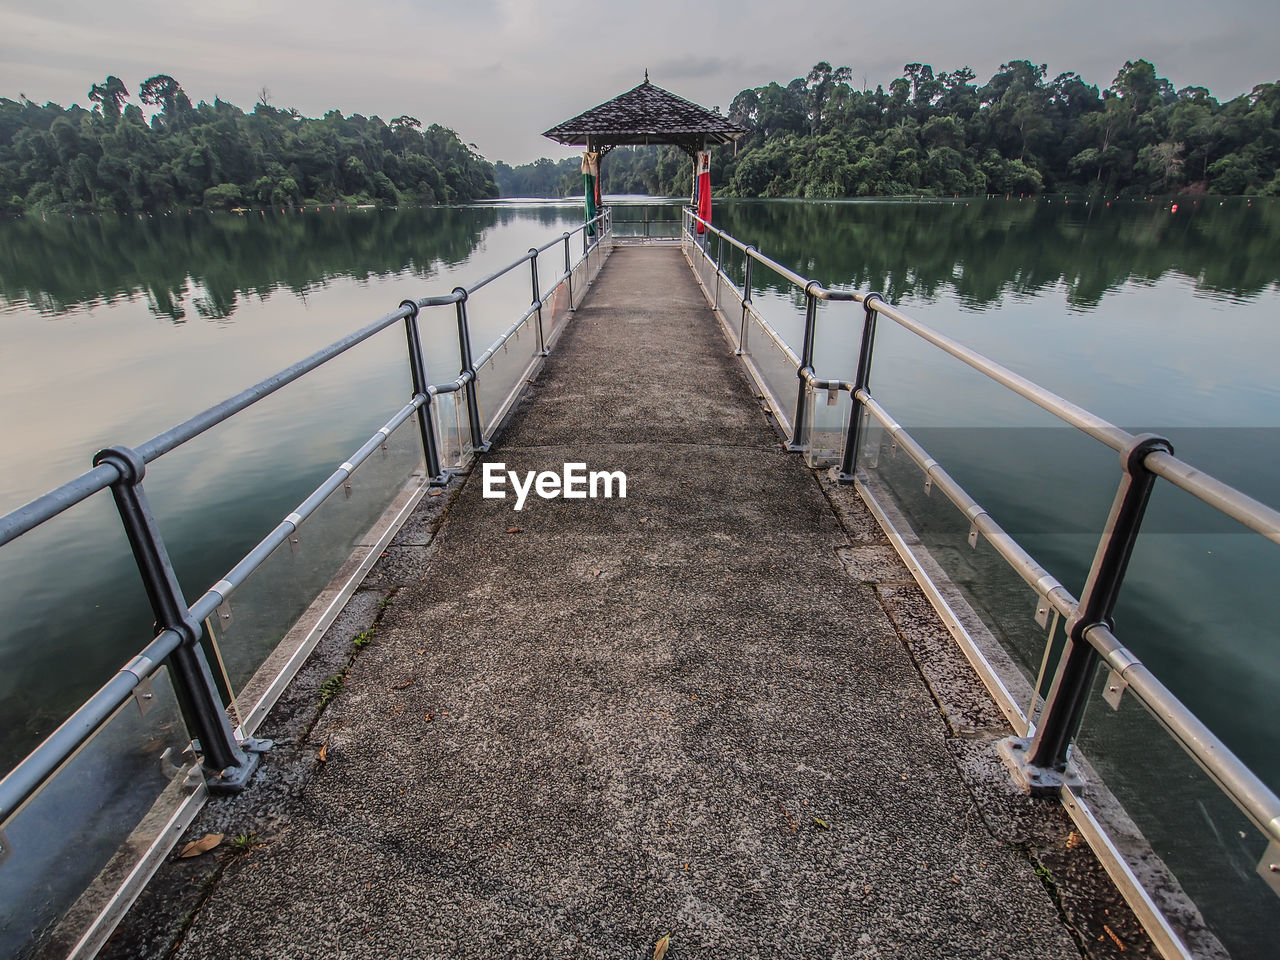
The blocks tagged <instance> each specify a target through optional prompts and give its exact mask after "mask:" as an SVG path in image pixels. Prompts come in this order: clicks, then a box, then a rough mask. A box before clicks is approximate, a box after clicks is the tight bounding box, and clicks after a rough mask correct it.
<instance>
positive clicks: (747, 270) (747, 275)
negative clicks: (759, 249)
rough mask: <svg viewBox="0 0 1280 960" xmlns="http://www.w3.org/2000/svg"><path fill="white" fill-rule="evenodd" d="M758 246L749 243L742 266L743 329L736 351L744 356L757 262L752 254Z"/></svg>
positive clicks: (739, 335)
mask: <svg viewBox="0 0 1280 960" xmlns="http://www.w3.org/2000/svg"><path fill="white" fill-rule="evenodd" d="M755 250H756V248H755V247H754V246H752V245H751V244H747V246H746V248H745V249H744V250H743V251H742V253H743V260H744V264H743V268H742V329H741V330H740V331H739V332H738V349H737V350H736V351H735V353H736V354H737V355H738V356H742V355H743V354H744V353H746V352H747V314H748V313H749V312H750V311H751V265H752V264H753V263H754V262H755V261H754V260H752V259H751V254H752V253H754V252H755Z"/></svg>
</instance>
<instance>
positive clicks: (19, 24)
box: [0, 0, 1280, 163]
mask: <svg viewBox="0 0 1280 960" xmlns="http://www.w3.org/2000/svg"><path fill="white" fill-rule="evenodd" d="M18 2H19V0H0V96H8V97H16V96H17V94H18V92H19V91H22V92H25V93H26V94H27V95H28V96H30V97H31V98H32V99H35V100H38V101H41V102H43V101H45V100H53V101H56V102H59V103H62V104H64V105H67V104H70V103H72V102H78V103H81V104H82V105H83V104H84V103H85V102H86V91H87V90H88V89H89V86H90V84H92V83H94V82H97V81H100V80H101V79H102V78H103V77H105V76H106V75H107V74H108V73H114V74H116V75H117V76H119V77H121V78H122V79H123V80H124V81H125V84H126V85H127V86H128V87H129V89H130V90H134V88H135V87H136V86H137V84H138V83H139V82H140V81H141V80H143V79H144V78H146V77H148V76H151V75H153V74H155V73H161V72H163V73H169V74H171V75H173V76H174V77H176V78H177V79H178V81H179V82H181V83H182V84H183V86H184V88H185V89H186V90H187V92H188V94H189V95H190V96H191V97H192V98H193V99H196V100H200V99H207V100H212V99H213V98H214V96H219V97H222V98H223V99H225V100H230V101H232V102H233V103H236V104H239V105H240V106H242V107H246V108H248V107H251V106H252V104H253V102H254V100H255V99H256V97H257V94H258V90H259V89H260V88H261V87H262V86H264V85H265V86H267V87H269V88H270V89H271V91H272V94H273V102H274V103H276V104H277V105H280V106H293V107H296V108H297V109H299V110H301V111H302V112H303V113H306V114H310V115H318V114H322V113H323V112H324V111H326V110H328V109H331V108H338V109H341V110H342V111H343V112H345V113H353V112H359V113H363V114H365V115H372V114H375V113H376V114H378V115H380V116H383V117H390V116H396V115H398V114H401V113H409V114H412V115H414V116H417V117H420V118H421V119H422V120H423V121H425V122H437V123H441V124H444V125H445V126H449V127H452V128H453V129H455V130H457V131H458V133H459V134H460V135H461V136H462V138H463V139H464V140H465V141H468V142H472V141H474V142H475V143H477V144H478V145H479V148H480V150H481V152H482V153H484V154H485V156H487V157H489V158H491V159H504V160H507V161H508V162H513V163H520V162H524V161H526V160H532V159H534V158H535V157H538V156H564V155H566V154H567V151H565V150H564V149H563V148H559V147H557V146H556V145H554V144H552V143H551V142H550V141H547V140H543V139H542V138H541V137H540V136H539V134H540V132H541V131H542V130H545V129H547V128H548V127H550V126H552V125H554V124H556V123H558V122H560V121H561V120H564V119H566V118H568V117H571V116H575V115H576V114H578V113H581V112H582V111H583V110H586V109H588V108H590V107H592V106H594V105H595V104H597V103H600V102H602V101H604V100H607V99H609V98H610V97H613V96H616V95H617V94H619V93H621V92H623V91H624V90H628V89H630V88H631V87H633V86H635V85H636V84H637V83H639V82H640V81H641V79H642V78H643V76H644V70H645V68H646V67H647V68H648V69H649V70H650V75H651V78H652V79H653V81H654V82H655V83H658V84H660V85H662V86H665V87H667V88H668V89H671V90H672V92H674V93H678V94H680V95H681V96H683V97H687V98H689V99H691V100H694V101H696V102H698V103H702V104H703V105H705V106H708V107H710V106H716V105H719V106H721V107H722V108H723V107H727V105H728V104H729V103H730V102H731V101H732V100H733V97H734V96H735V95H736V94H737V93H738V91H739V90H742V89H744V88H746V87H754V86H761V85H763V84H766V83H768V82H770V81H771V80H777V81H778V82H779V83H784V84H785V83H786V82H788V81H789V80H791V79H792V78H794V77H803V76H805V75H806V74H807V73H808V72H809V68H810V67H811V66H812V65H813V64H814V63H816V62H818V61H819V60H826V61H828V62H830V63H832V64H834V65H837V66H840V65H847V66H849V67H850V68H851V69H852V72H853V78H854V82H855V84H859V85H861V83H862V82H863V81H864V79H865V82H866V83H867V84H868V85H870V86H872V87H874V86H876V85H877V84H888V82H889V81H890V80H892V79H893V78H894V77H896V76H898V75H899V73H900V72H901V69H902V65H903V64H904V63H909V62H914V61H919V62H922V63H930V64H933V65H934V67H935V68H936V69H939V70H950V69H954V68H955V67H958V66H962V65H967V66H970V67H972V68H973V70H974V72H975V73H976V74H977V75H978V79H979V81H983V80H985V79H986V78H988V77H990V76H991V74H992V73H994V72H995V70H996V69H997V68H998V67H999V65H1000V64H1001V63H1002V62H1006V61H1008V60H1010V59H1024V58H1025V59H1030V60H1033V61H1035V62H1036V63H1047V64H1048V65H1049V74H1050V76H1053V75H1055V74H1057V73H1060V72H1062V71H1065V70H1075V71H1078V72H1079V73H1081V74H1082V75H1083V76H1084V78H1085V80H1086V81H1088V82H1089V83H1095V84H1098V85H1099V86H1102V87H1105V86H1107V85H1108V84H1110V83H1111V81H1112V79H1113V78H1114V77H1115V75H1116V72H1117V71H1118V70H1119V69H1120V67H1121V66H1122V65H1123V64H1124V62H1125V60H1131V59H1136V58H1139V57H1145V58H1147V59H1149V60H1151V61H1152V62H1153V63H1155V65H1156V68H1157V70H1158V71H1159V72H1160V73H1161V75H1163V76H1167V77H1169V79H1170V80H1172V81H1173V83H1174V85H1175V86H1179V87H1181V86H1185V85H1187V84H1191V83H1197V84H1202V85H1204V86H1207V87H1209V89H1210V90H1211V91H1212V92H1213V93H1214V94H1215V95H1216V96H1218V97H1219V98H1220V99H1224V100H1225V99H1229V98H1230V97H1233V96H1235V95H1237V94H1239V93H1242V92H1245V91H1247V90H1249V89H1251V88H1252V87H1253V86H1254V85H1255V84H1257V83H1261V82H1265V81H1269V80H1277V79H1280V52H1278V50H1280V46H1278V45H1277V44H1275V43H1274V37H1275V36H1276V35H1278V34H1280V4H1275V3H1274V0H1220V2H1218V3H1217V4H1214V5H1213V6H1212V7H1202V6H1190V5H1189V6H1187V7H1186V8H1185V9H1180V10H1178V12H1177V14H1176V15H1171V13H1170V5H1169V4H1168V3H1167V2H1165V0H1130V2H1129V3H1126V4H1121V5H1116V4H1114V3H1112V2H1109V0H1106V2H1104V0H1076V3H1075V5H1074V6H1073V7H1072V8H1071V10H1070V12H1069V13H1067V12H1064V11H1063V10H1062V8H1057V7H1053V8H1051V7H1048V6H1041V5H1037V4H1027V3H1025V2H1019V3H1014V2H1011V0H971V2H970V3H966V4H955V3H949V2H941V0H900V2H899V3H898V4H896V5H894V6H892V7H888V6H885V5H882V4H878V3H877V4H872V3H866V2H849V0H801V2H799V3H795V4H791V5H787V6H783V5H782V4H781V3H779V2H776V0H705V2H703V3H701V4H696V5H689V4H687V3H686V2H684V0H648V2H646V3H644V4H638V5H635V4H625V5H624V4H610V3H599V2H580V0H541V2H538V3H530V2H528V0H466V2H461V3H459V2H456V0H450V2H442V0H425V2H424V0H362V2H361V3H360V4H359V6H358V7H357V8H353V7H352V6H351V5H350V4H349V3H339V2H338V0H276V2H272V3H270V4H266V3H262V2H261V0H217V2H194V0H169V2H167V3H164V4H159V3H156V2H154V0H115V2H113V3H111V4H109V5H107V4H97V5H90V4H85V3H83V2H74V0H43V2H42V3H41V4H40V6H39V7H33V6H32V5H30V4H29V3H24V6H26V9H19V8H18Z"/></svg>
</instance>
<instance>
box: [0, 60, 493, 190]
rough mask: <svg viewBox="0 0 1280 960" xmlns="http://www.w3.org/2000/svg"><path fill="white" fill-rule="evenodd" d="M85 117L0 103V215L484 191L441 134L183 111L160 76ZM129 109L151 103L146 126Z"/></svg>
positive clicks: (265, 107) (100, 89)
mask: <svg viewBox="0 0 1280 960" xmlns="http://www.w3.org/2000/svg"><path fill="white" fill-rule="evenodd" d="M88 98H89V101H90V102H91V103H92V105H93V106H92V109H85V108H83V107H81V106H79V105H77V104H73V105H71V106H70V107H67V108H65V109H64V108H63V107H62V106H60V105H59V104H56V103H46V104H44V105H43V106H40V105H37V104H36V103H34V102H33V101H31V100H28V99H27V98H26V97H20V98H19V99H18V100H10V99H8V98H0V211H2V212H4V213H8V214H15V213H23V212H26V211H41V212H46V211H47V212H61V211H75V210H81V211H83V210H92V211H99V212H109V211H116V212H128V211H143V210H159V209H168V208H171V207H178V206H189V207H194V206H206V207H215V208H225V207H237V206H286V205H296V204H303V203H338V202H342V203H375V202H380V203H390V204H398V203H410V204H434V203H452V202H462V201H469V200H477V199H485V198H490V197H495V196H497V185H496V184H495V183H494V179H493V167H492V165H491V164H490V163H489V162H488V161H486V160H485V159H484V158H483V157H481V156H480V155H479V154H478V153H476V152H475V151H474V150H472V149H471V148H470V147H468V146H467V145H465V144H463V143H462V141H461V140H459V138H458V136H457V134H455V133H454V132H453V131H452V130H449V129H447V128H445V127H442V126H439V125H438V124H431V125H430V126H427V127H426V128H425V129H424V128H423V125H422V123H421V122H420V121H419V120H417V119H416V118H414V117H410V116H400V117H396V118H395V119H393V120H391V121H390V122H386V121H383V120H382V119H381V118H379V117H377V116H373V117H364V116H362V115H360V114H352V115H351V116H349V117H344V116H343V115H342V113H341V112H339V111H337V110H331V111H329V112H328V113H326V114H325V115H324V117H323V118H319V119H316V118H309V117H304V116H302V115H301V114H300V113H299V112H298V111H297V110H294V109H291V108H290V109H280V108H278V107H273V106H271V103H270V92H269V91H268V90H266V89H265V88H264V89H263V91H262V95H261V97H260V98H259V100H258V102H257V103H256V104H255V105H254V108H253V111H252V112H251V113H245V112H244V111H243V110H241V109H240V108H239V107H237V106H235V105H234V104H231V103H227V102H226V101H224V100H220V99H215V100H214V102H213V103H207V102H205V101H201V102H200V103H198V104H194V105H193V104H192V102H191V99H190V98H189V97H188V96H187V94H186V93H185V92H184V91H183V89H182V87H181V86H180V85H179V83H178V82H177V81H176V80H175V79H174V78H173V77H170V76H168V75H165V74H158V75H156V76H153V77H150V78H148V79H147V80H145V81H143V82H142V84H141V85H140V86H139V87H138V89H137V100H138V101H139V102H138V103H134V102H131V100H130V93H129V91H128V89H127V88H126V87H125V84H124V83H123V82H122V81H121V80H120V78H119V77H115V76H109V77H107V78H106V79H105V80H104V81H103V82H102V83H95V84H93V86H92V87H91V88H90V90H89V93H88ZM142 105H146V106H149V107H151V108H152V111H153V112H152V114H151V117H150V119H149V120H148V118H147V116H146V114H145V113H144V112H143V109H142Z"/></svg>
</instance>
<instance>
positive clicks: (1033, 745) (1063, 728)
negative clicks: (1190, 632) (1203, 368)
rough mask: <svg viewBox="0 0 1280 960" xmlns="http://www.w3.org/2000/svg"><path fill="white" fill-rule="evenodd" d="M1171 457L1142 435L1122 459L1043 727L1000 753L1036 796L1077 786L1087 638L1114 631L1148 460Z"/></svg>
mask: <svg viewBox="0 0 1280 960" xmlns="http://www.w3.org/2000/svg"><path fill="white" fill-rule="evenodd" d="M1156 451H1162V452H1164V453H1169V454H1172V453H1173V446H1172V445H1171V444H1170V443H1169V441H1168V440H1166V439H1165V438H1164V437H1158V436H1155V435H1153V434H1143V435H1142V436H1139V437H1137V438H1135V440H1134V442H1133V444H1132V445H1131V446H1130V447H1129V448H1128V449H1127V450H1125V451H1123V452H1122V453H1121V455H1120V463H1121V464H1122V465H1123V467H1124V475H1123V476H1122V477H1121V478H1120V487H1119V489H1118V490H1117V491H1116V497H1115V500H1114V501H1113V502H1112V504H1111V513H1110V515H1109V516H1108V517H1107V525H1106V528H1105V529H1104V530H1103V532H1102V538H1101V540H1099V542H1098V549H1097V552H1096V553H1095V554H1094V557H1093V565H1092V566H1091V567H1090V568H1089V577H1088V579H1087V580H1086V581H1085V585H1084V592H1083V594H1082V595H1081V598H1080V604H1079V606H1078V607H1077V608H1076V614H1075V616H1073V617H1072V618H1071V619H1070V620H1069V621H1068V622H1067V630H1066V632H1067V645H1066V648H1065V649H1064V650H1063V652H1062V654H1061V656H1060V659H1059V661H1058V672H1057V674H1056V675H1055V676H1054V678H1053V686H1052V687H1051V688H1050V689H1049V695H1048V697H1047V698H1046V700H1045V705H1044V710H1043V712H1042V713H1041V714H1040V722H1039V725H1038V726H1037V728H1036V730H1035V735H1034V737H1033V738H1031V740H1030V742H1028V741H1027V739H1026V738H1010V739H1008V740H1005V741H1003V742H1002V743H1001V751H1002V753H1003V754H1004V756H1005V759H1006V761H1007V762H1008V763H1009V766H1010V767H1011V769H1012V770H1013V773H1014V777H1015V779H1016V780H1017V781H1018V783H1019V785H1020V786H1021V787H1022V788H1023V789H1024V790H1028V791H1030V792H1031V793H1048V792H1052V791H1055V790H1057V789H1058V788H1059V787H1061V786H1062V785H1063V784H1064V783H1070V782H1072V781H1073V780H1074V779H1075V776H1074V774H1073V773H1072V772H1071V771H1069V770H1068V768H1067V760H1068V752H1069V750H1070V748H1071V743H1072V741H1073V740H1074V739H1075V736H1076V733H1077V732H1078V731H1079V729H1080V722H1081V720H1083V719H1084V709H1085V705H1086V702H1087V700H1088V696H1089V688H1090V686H1091V685H1092V683H1093V675H1094V671H1095V668H1096V667H1097V665H1098V652H1097V650H1095V649H1094V647H1093V645H1092V644H1090V643H1089V641H1088V640H1087V639H1086V637H1085V635H1086V634H1087V633H1088V632H1089V630H1091V629H1092V628H1093V627H1096V626H1099V625H1105V626H1106V627H1107V629H1112V628H1113V626H1114V624H1113V623H1112V615H1113V614H1114V612H1115V607H1116V601H1117V600H1118V599H1119V596H1120V586H1121V584H1122V583H1123V582H1124V574H1125V569H1126V568H1127V567H1128V565H1129V558H1130V557H1131V556H1132V554H1133V547H1134V544H1135V543H1136V542H1137V539H1138V530H1139V527H1140V526H1141V524H1142V516H1143V514H1144V513H1145V511H1146V509H1147V501H1148V500H1149V499H1150V498H1151V490H1152V488H1153V487H1154V485H1155V480H1156V476H1155V474H1154V473H1152V472H1151V471H1150V470H1148V469H1147V467H1146V459H1147V455H1148V454H1151V453H1154V452H1156Z"/></svg>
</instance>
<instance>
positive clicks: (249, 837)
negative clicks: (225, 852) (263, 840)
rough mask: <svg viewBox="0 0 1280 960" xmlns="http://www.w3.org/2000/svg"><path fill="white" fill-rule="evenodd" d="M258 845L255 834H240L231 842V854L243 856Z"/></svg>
mask: <svg viewBox="0 0 1280 960" xmlns="http://www.w3.org/2000/svg"><path fill="white" fill-rule="evenodd" d="M257 845H258V835H257V834H256V833H242V834H240V835H239V836H238V837H236V838H235V839H234V840H232V841H231V852H232V853H235V854H245V853H248V852H249V851H251V850H252V849H253V848H254V847H256V846H257Z"/></svg>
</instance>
